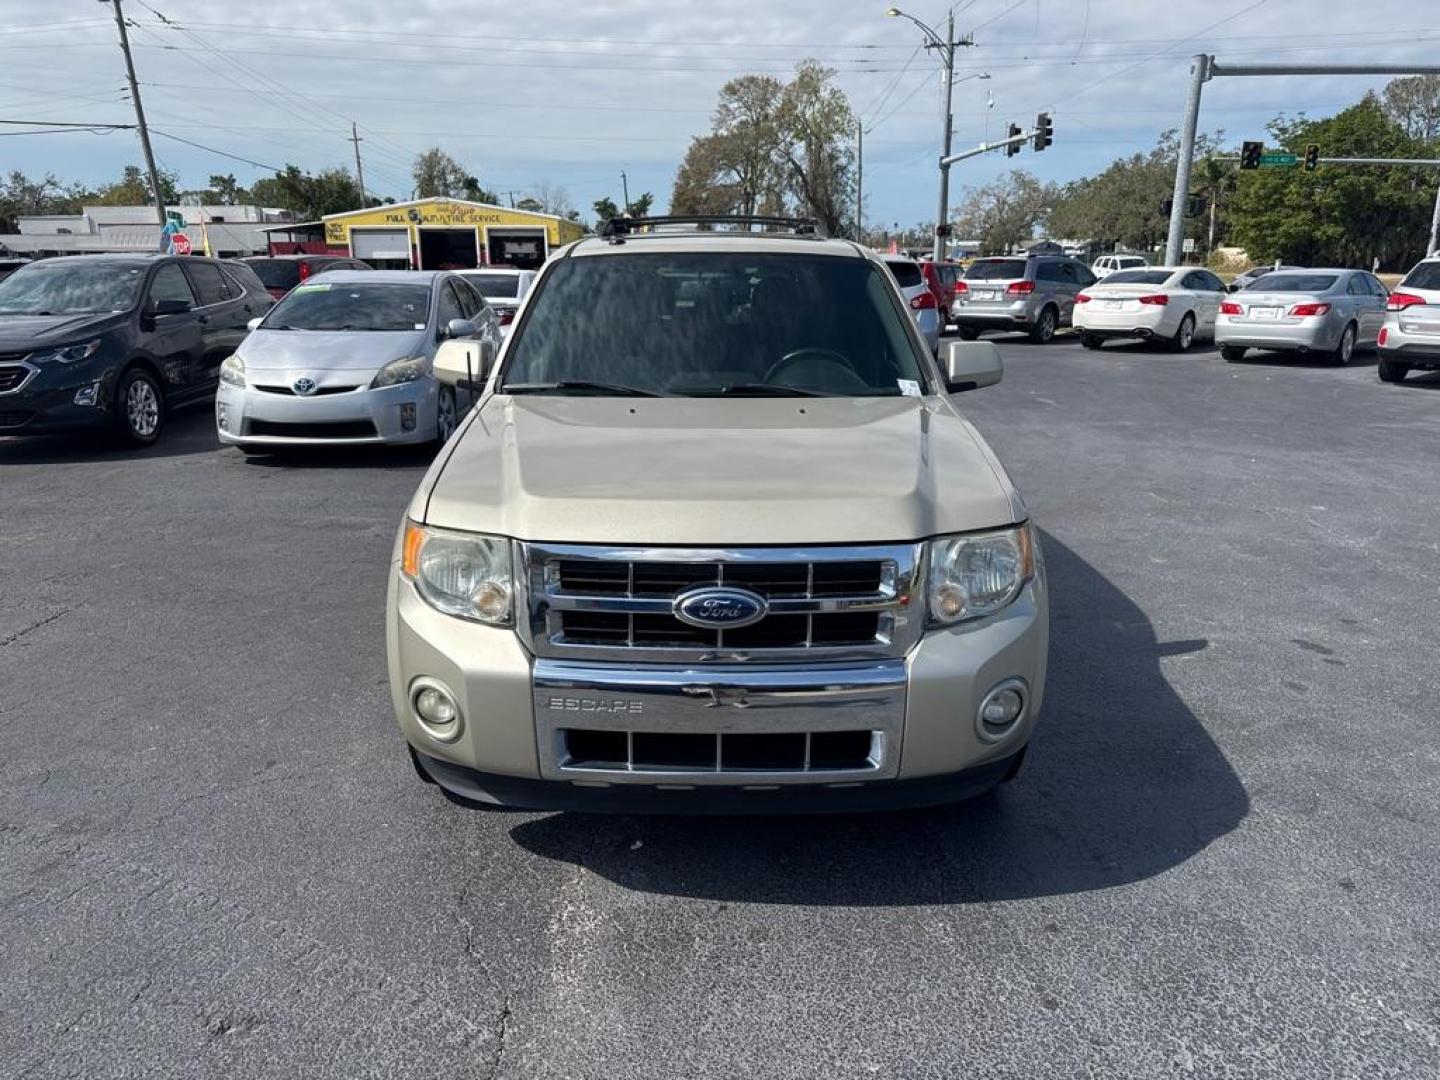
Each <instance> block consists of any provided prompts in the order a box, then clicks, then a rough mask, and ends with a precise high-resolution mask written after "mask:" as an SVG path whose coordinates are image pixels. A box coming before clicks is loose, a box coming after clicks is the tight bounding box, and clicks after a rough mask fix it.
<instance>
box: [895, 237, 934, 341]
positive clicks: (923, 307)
mask: <svg viewBox="0 0 1440 1080" xmlns="http://www.w3.org/2000/svg"><path fill="white" fill-rule="evenodd" d="M881 259H882V260H883V261H884V263H885V268H886V269H887V270H889V271H890V275H891V276H892V277H893V278H894V279H895V282H896V284H898V285H899V286H900V292H901V293H902V294H903V295H904V297H905V303H906V304H908V305H909V307H910V315H911V317H912V318H913V319H914V320H915V325H916V326H918V327H919V328H920V336H921V337H923V338H924V339H925V344H926V345H928V346H930V351H931V352H932V353H933V352H937V351H938V350H939V348H940V331H941V329H942V328H941V326H940V306H939V303H938V302H937V301H936V299H935V294H934V293H933V292H932V291H931V290H930V286H929V285H928V284H926V282H925V275H924V274H923V273H922V272H921V270H920V263H918V262H917V261H916V260H914V259H912V258H910V257H909V256H906V255H882V256H881Z"/></svg>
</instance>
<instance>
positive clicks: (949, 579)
mask: <svg viewBox="0 0 1440 1080" xmlns="http://www.w3.org/2000/svg"><path fill="white" fill-rule="evenodd" d="M1034 575H1035V539H1034V537H1033V536H1032V535H1031V533H1030V526H1029V525H1019V526H1017V527H1015V528H1013V529H1003V530H1000V531H998V532H987V533H974V534H971V535H967V536H947V537H943V538H941V539H939V540H933V541H931V543H930V585H929V593H930V596H929V599H930V625H931V626H953V625H955V624H956V623H961V622H966V621H968V620H970V619H980V618H984V617H985V616H986V615H993V614H995V612H997V611H999V610H1000V609H1001V608H1003V607H1005V606H1006V605H1007V604H1009V603H1011V602H1012V601H1013V600H1014V599H1015V598H1016V597H1017V596H1019V595H1020V590H1021V589H1023V588H1024V587H1025V583H1026V582H1027V581H1029V580H1030V579H1031V578H1032V577H1033V576H1034Z"/></svg>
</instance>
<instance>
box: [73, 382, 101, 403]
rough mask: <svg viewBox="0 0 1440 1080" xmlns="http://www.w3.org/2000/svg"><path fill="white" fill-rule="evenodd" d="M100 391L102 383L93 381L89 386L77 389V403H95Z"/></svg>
mask: <svg viewBox="0 0 1440 1080" xmlns="http://www.w3.org/2000/svg"><path fill="white" fill-rule="evenodd" d="M99 393H100V384H99V383H91V384H90V385H89V386H82V387H80V389H79V390H76V391H75V404H76V405H94V404H95V400H96V396H97V395H98V394H99Z"/></svg>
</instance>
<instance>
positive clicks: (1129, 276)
mask: <svg viewBox="0 0 1440 1080" xmlns="http://www.w3.org/2000/svg"><path fill="white" fill-rule="evenodd" d="M1170 274H1171V272H1170V271H1169V270H1116V271H1115V273H1113V274H1111V275H1110V276H1109V277H1107V278H1106V279H1105V284H1106V285H1127V284H1128V285H1164V284H1165V282H1167V281H1169V280H1170Z"/></svg>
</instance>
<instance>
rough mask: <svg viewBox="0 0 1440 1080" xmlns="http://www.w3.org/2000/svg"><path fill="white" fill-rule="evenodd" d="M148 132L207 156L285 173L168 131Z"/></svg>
mask: <svg viewBox="0 0 1440 1080" xmlns="http://www.w3.org/2000/svg"><path fill="white" fill-rule="evenodd" d="M150 130H151V131H153V132H154V133H155V134H156V135H161V136H164V137H165V138H167V139H171V140H173V141H175V142H178V143H184V144H185V145H186V146H193V147H194V148H195V149H196V150H204V151H205V152H206V153H208V154H218V155H219V156H220V157H223V158H229V159H230V160H232V161H243V162H244V163H245V164H246V165H254V166H255V167H256V168H257V169H265V170H266V171H268V172H275V173H279V172H284V171H285V169H284V168H283V167H281V166H278V165H266V164H265V163H264V162H263V161H253V160H251V159H250V158H247V157H243V156H241V155H240V154H232V153H230V151H228V150H217V149H215V147H213V146H206V145H204V144H203V143H198V142H191V141H190V140H189V139H183V138H181V137H180V136H179V135H172V134H171V133H170V132H168V131H161V130H160V129H159V128H151V129H150Z"/></svg>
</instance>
